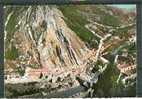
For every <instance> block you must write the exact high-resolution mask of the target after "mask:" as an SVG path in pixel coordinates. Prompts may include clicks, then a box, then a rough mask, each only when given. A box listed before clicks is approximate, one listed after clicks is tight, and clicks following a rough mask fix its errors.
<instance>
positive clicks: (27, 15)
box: [13, 6, 88, 72]
mask: <svg viewBox="0 0 142 99" xmlns="http://www.w3.org/2000/svg"><path fill="white" fill-rule="evenodd" d="M63 18H64V16H63V14H62V13H61V11H60V10H58V9H57V8H56V7H55V6H52V7H49V6H42V7H41V6H40V7H36V8H33V7H29V8H28V9H27V10H26V11H24V12H22V14H20V15H19V16H18V20H19V23H18V24H17V25H16V26H17V27H19V29H18V30H17V31H16V32H15V34H14V41H13V42H14V43H15V45H16V47H17V48H18V50H19V51H20V52H21V54H23V55H24V56H26V55H27V56H28V57H29V64H31V63H35V64H38V65H39V67H42V68H45V69H47V68H48V70H52V69H54V68H58V67H63V66H65V67H71V66H75V65H76V66H77V65H81V64H82V62H83V60H82V58H83V57H84V53H86V52H87V50H88V49H87V47H86V46H85V44H84V42H83V41H81V40H80V38H79V37H78V36H77V35H76V34H75V33H74V32H73V31H72V30H71V29H70V28H68V26H67V25H66V23H65V22H64V20H63ZM41 72H42V70H41Z"/></svg>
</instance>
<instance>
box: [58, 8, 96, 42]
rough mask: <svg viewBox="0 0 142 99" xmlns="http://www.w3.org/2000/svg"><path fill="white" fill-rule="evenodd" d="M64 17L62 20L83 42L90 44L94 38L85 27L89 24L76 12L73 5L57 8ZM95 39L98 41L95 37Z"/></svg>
mask: <svg viewBox="0 0 142 99" xmlns="http://www.w3.org/2000/svg"><path fill="white" fill-rule="evenodd" d="M59 9H60V10H61V11H62V13H63V15H64V16H65V18H64V20H65V22H66V23H67V25H68V26H69V27H70V28H71V29H72V30H73V31H74V32H75V33H76V34H77V35H78V36H79V37H80V38H81V39H82V40H83V41H85V42H88V43H89V42H91V40H92V39H93V38H95V37H94V35H93V34H92V32H90V31H89V30H88V29H87V28H85V25H86V24H88V23H89V22H88V21H87V20H86V19H85V18H84V17H83V16H82V15H81V14H80V13H79V12H78V10H77V7H76V6H73V5H62V6H59ZM96 39H98V38H97V37H96Z"/></svg>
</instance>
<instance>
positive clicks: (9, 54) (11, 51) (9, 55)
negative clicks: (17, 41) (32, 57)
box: [5, 45, 19, 60]
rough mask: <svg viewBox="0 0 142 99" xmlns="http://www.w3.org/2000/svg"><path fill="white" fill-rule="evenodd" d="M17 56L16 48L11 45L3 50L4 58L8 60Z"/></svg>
mask: <svg viewBox="0 0 142 99" xmlns="http://www.w3.org/2000/svg"><path fill="white" fill-rule="evenodd" d="M18 56H19V55H18V49H16V47H15V46H13V45H12V46H11V48H9V49H7V51H6V52H5V58H6V59H9V60H15V59H16V58H17V57H18Z"/></svg>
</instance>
